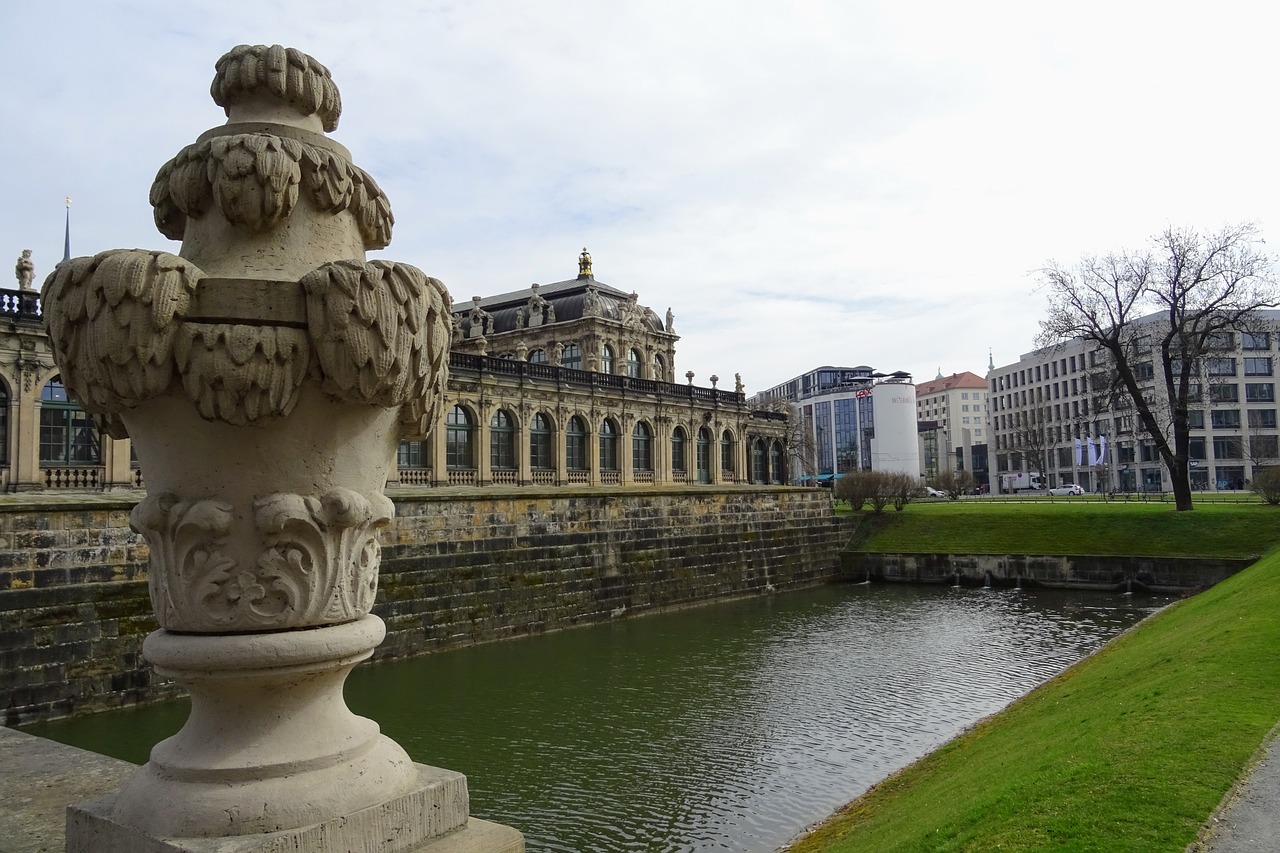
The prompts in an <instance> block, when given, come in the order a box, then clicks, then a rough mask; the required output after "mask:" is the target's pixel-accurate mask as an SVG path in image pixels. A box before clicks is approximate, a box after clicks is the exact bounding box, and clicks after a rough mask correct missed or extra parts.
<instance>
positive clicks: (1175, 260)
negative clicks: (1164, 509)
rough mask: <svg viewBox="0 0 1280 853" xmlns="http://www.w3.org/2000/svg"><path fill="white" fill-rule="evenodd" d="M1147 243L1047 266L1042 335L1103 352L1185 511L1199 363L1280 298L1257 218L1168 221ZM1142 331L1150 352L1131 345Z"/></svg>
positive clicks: (1254, 323) (1050, 342) (1255, 321)
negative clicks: (1215, 227)
mask: <svg viewBox="0 0 1280 853" xmlns="http://www.w3.org/2000/svg"><path fill="white" fill-rule="evenodd" d="M1153 242H1154V247H1153V248H1152V249H1151V250H1149V251H1146V252H1129V251H1122V252H1119V253H1116V254H1111V255H1107V256H1105V257H1089V256H1086V257H1085V258H1083V259H1082V260H1081V261H1080V263H1078V264H1077V265H1075V266H1074V267H1064V266H1061V265H1059V264H1057V263H1051V264H1050V265H1049V266H1048V267H1046V268H1045V269H1043V270H1042V271H1041V274H1040V277H1041V281H1042V283H1043V284H1044V286H1045V287H1046V288H1047V289H1048V297H1049V310H1048V315H1047V317H1046V318H1045V319H1044V320H1042V321H1041V323H1040V342H1041V344H1042V345H1053V344H1055V343H1059V342H1061V341H1065V340H1068V339H1070V338H1083V339H1084V340H1086V341H1092V342H1094V343H1096V344H1098V346H1099V347H1100V348H1101V349H1103V350H1104V351H1106V353H1107V354H1108V356H1109V357H1110V360H1111V362H1112V366H1113V367H1114V369H1115V373H1116V383H1117V387H1118V388H1120V389H1122V390H1123V391H1124V392H1125V394H1126V395H1127V397H1128V399H1129V401H1130V402H1131V403H1132V404H1133V408H1134V412H1135V413H1136V415H1137V416H1138V420H1139V422H1140V424H1141V427H1142V431H1143V432H1145V433H1146V434H1147V435H1148V436H1150V438H1151V440H1152V441H1153V442H1154V444H1155V448H1156V451H1157V453H1158V455H1159V457H1160V460H1161V461H1162V462H1163V463H1164V465H1165V468H1166V469H1168V471H1169V478H1170V480H1171V482H1172V484H1173V496H1174V505H1175V507H1176V508H1177V509H1178V510H1180V511H1181V510H1190V509H1192V501H1191V477H1190V473H1189V465H1188V461H1189V457H1188V446H1189V439H1190V423H1189V418H1188V411H1189V406H1190V403H1189V399H1190V396H1191V391H1192V386H1193V384H1194V383H1195V377H1196V376H1197V375H1198V374H1197V371H1198V370H1199V369H1200V367H1201V366H1202V365H1203V364H1204V360H1205V359H1206V358H1207V357H1208V356H1209V355H1210V354H1211V353H1212V352H1213V351H1214V349H1215V348H1216V347H1217V346H1219V345H1220V341H1221V339H1222V336H1223V335H1224V334H1225V333H1229V332H1234V331H1241V330H1252V329H1257V328H1259V326H1261V322H1260V320H1259V317H1258V311H1260V310H1261V309H1263V308H1272V307H1275V306H1276V305H1277V304H1278V301H1277V291H1276V283H1275V279H1274V277H1273V269H1272V261H1271V258H1270V257H1269V256H1268V255H1267V254H1265V253H1264V252H1263V251H1262V249H1261V244H1262V239H1261V237H1260V236H1259V234H1258V231H1257V229H1256V228H1255V227H1254V226H1253V225H1248V224H1246V225H1234V226H1228V227H1225V228H1223V229H1222V230H1220V231H1217V232H1215V233H1213V234H1200V233H1198V232H1196V231H1193V230H1182V229H1175V228H1169V229H1166V230H1165V231H1164V232H1163V233H1162V234H1160V235H1159V236H1157V237H1156V238H1154V241H1153ZM1148 313H1151V314H1152V316H1151V317H1149V318H1148V317H1146V316H1145V315H1147V314H1148ZM1139 321H1141V322H1139ZM1143 336H1149V337H1150V348H1149V356H1146V355H1143V354H1141V353H1140V352H1139V349H1140V347H1138V346H1137V345H1136V344H1137V342H1138V341H1140V339H1141V338H1142V337H1143ZM1146 358H1149V360H1150V363H1151V365H1152V367H1151V370H1152V376H1151V380H1152V382H1150V383H1145V387H1144V379H1143V378H1140V373H1139V364H1141V363H1144V362H1143V361H1140V359H1146ZM1153 386H1156V387H1159V388H1160V390H1161V391H1162V392H1163V395H1162V396H1163V401H1162V403H1163V404H1164V405H1167V407H1168V410H1167V417H1160V416H1159V415H1160V414H1161V413H1160V412H1159V411H1158V407H1157V406H1155V405H1153V403H1152V395H1151V394H1150V392H1149V391H1148V389H1150V388H1152V387H1153ZM1157 396H1158V395H1157Z"/></svg>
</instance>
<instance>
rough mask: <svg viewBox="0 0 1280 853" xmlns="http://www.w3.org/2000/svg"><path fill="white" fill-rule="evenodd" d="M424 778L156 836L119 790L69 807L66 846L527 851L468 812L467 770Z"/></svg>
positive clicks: (184, 852)
mask: <svg viewBox="0 0 1280 853" xmlns="http://www.w3.org/2000/svg"><path fill="white" fill-rule="evenodd" d="M414 766H415V767H416V768H417V770H418V777H419V780H420V782H421V784H420V786H419V787H418V788H417V789H415V790H413V791H411V792H409V793H408V794H405V795H403V796H401V797H397V798H395V799H393V800H389V801H388V802H385V803H380V804H378V805H376V806H370V807H369V808H366V809H361V810H360V811H357V812H354V813H352V814H348V815H342V816H340V817H336V818H333V819H331V820H326V821H324V822H322V823H317V824H313V825H311V826H304V827H300V828H297V829H291V830H285V831H283V832H270V833H261V834H257V835H234V836H224V837H221V838H154V837H150V836H147V835H144V834H143V833H142V832H141V831H139V830H138V829H135V828H133V827H131V826H126V825H124V824H122V823H119V822H117V821H116V820H114V819H113V817H112V808H113V806H114V803H115V797H114V796H111V797H104V798H102V799H100V800H94V801H92V802H89V803H82V804H80V805H73V806H69V807H68V808H67V847H66V850H67V853H523V850H524V837H523V836H522V835H521V834H520V833H519V832H518V831H516V830H514V829H511V828H510V827H506V826H501V825H499V824H494V823H488V822H487V821H482V820H468V818H467V812H468V802H467V780H466V777H465V776H463V775H462V774H461V773H455V772H454V771H451V770H442V769H440V768H438V767H428V766H426V765H422V764H417V765H414Z"/></svg>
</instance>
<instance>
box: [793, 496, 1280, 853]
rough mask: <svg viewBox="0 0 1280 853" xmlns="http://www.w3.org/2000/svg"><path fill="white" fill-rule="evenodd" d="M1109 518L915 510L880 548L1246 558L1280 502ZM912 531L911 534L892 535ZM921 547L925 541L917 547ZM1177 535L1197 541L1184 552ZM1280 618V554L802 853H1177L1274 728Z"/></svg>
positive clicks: (895, 783) (922, 770) (823, 834)
mask: <svg viewBox="0 0 1280 853" xmlns="http://www.w3.org/2000/svg"><path fill="white" fill-rule="evenodd" d="M1113 508H1115V507H1114V505H1112V506H1103V507H1078V506H1052V507H1046V508H1032V507H1029V506H1018V505H1015V506H1007V505H1006V506H1003V507H986V506H979V507H969V506H962V507H955V506H939V507H927V506H920V507H914V508H909V509H908V511H907V512H904V513H901V514H899V516H900V519H899V520H895V521H893V522H892V523H891V524H890V526H889V527H888V528H887V529H886V530H884V531H881V532H880V533H878V534H876V535H874V536H873V537H872V539H873V540H875V541H876V544H877V545H880V544H881V543H882V542H888V543H890V544H887V545H885V547H888V548H894V549H901V550H955V551H958V552H959V551H966V550H972V551H973V552H977V553H990V552H994V551H1000V550H1011V551H1015V552H1020V551H1021V549H1014V548H1008V547H1007V545H1006V546H1005V547H993V545H992V537H991V536H986V537H983V536H980V535H972V536H971V538H968V539H965V540H964V542H963V544H962V545H960V546H957V545H954V544H952V545H950V546H949V547H947V548H940V547H939V544H940V543H939V542H938V541H936V540H930V539H928V537H930V536H944V535H945V536H947V537H955V536H958V535H959V531H958V530H957V528H959V527H966V526H970V525H976V526H978V527H984V528H986V529H987V530H988V531H990V530H992V529H995V530H999V531H1001V532H1000V533H999V538H1001V540H1002V541H1005V542H1006V543H1007V542H1012V541H1014V539H1013V537H1016V539H1017V541H1024V542H1034V543H1036V547H1035V549H1034V550H1044V551H1048V550H1049V548H1048V546H1049V545H1051V544H1052V543H1055V542H1061V543H1065V544H1064V545H1063V547H1061V548H1059V549H1056V550H1059V551H1060V552H1075V553H1090V552H1092V553H1165V552H1171V553H1184V554H1185V553H1196V554H1248V553H1258V552H1260V551H1263V550H1266V549H1267V546H1268V544H1269V543H1273V542H1275V541H1276V539H1277V538H1278V537H1280V531H1277V530H1275V529H1274V528H1276V527H1280V512H1277V511H1276V510H1275V509H1274V508H1267V507H1233V508H1230V509H1228V510H1226V511H1221V512H1220V511H1219V508H1212V509H1209V510H1208V511H1204V510H1201V509H1197V510H1196V511H1195V512H1194V513H1182V514H1174V513H1172V512H1171V511H1170V510H1169V509H1168V508H1167V507H1164V508H1159V507H1157V508H1154V509H1151V508H1147V507H1138V508H1135V507H1133V506H1129V507H1122V509H1123V513H1122V514H1121V515H1120V516H1116V515H1112V516H1110V517H1107V516H1106V515H1105V513H1106V511H1108V510H1111V509H1113ZM1042 510H1043V511H1042ZM1268 510H1271V511H1270V512H1268ZM1099 512H1101V513H1102V515H1099V514H1098V513H1099ZM913 517H915V520H921V521H922V522H923V523H922V524H920V525H919V526H913V524H912V520H913ZM1116 517H1123V518H1127V519H1128V521H1127V523H1126V524H1122V525H1120V527H1121V528H1127V533H1126V532H1125V530H1124V529H1113V528H1114V527H1115V525H1113V524H1112V519H1114V518H1116ZM1170 517H1173V518H1175V519H1176V521H1174V522H1170V521H1169V520H1168V518H1170ZM1082 520H1084V521H1086V522H1087V523H1084V524H1081V521H1082ZM957 521H963V524H957V523H956V522H957ZM1082 526H1083V527H1084V528H1085V529H1087V530H1089V531H1091V532H1090V533H1087V534H1084V533H1081V532H1080V531H1079V529H1078V528H1080V527H1082ZM904 531H913V534H912V535H913V536H914V537H916V538H915V539H914V540H907V539H898V538H896V537H899V536H900V535H901V534H902V533H903V532H904ZM921 537H923V538H924V539H925V540H926V542H927V544H926V545H925V546H924V547H919V546H917V547H916V548H906V547H905V544H906V543H907V542H908V541H920V538H921ZM1170 540H1172V541H1176V542H1182V543H1191V544H1184V545H1182V546H1181V548H1180V549H1176V550H1175V549H1171V548H1170V547H1169V546H1168V545H1167V543H1168V542H1169V541H1170ZM1088 543H1093V544H1092V546H1091V547H1087V548H1086V546H1087V545H1088ZM1160 543H1166V544H1163V545H1162V544H1160ZM1193 546H1194V547H1193ZM1028 550H1032V549H1028ZM1278 613H1280V549H1272V550H1270V551H1268V553H1267V554H1266V555H1265V556H1264V557H1263V558H1262V559H1261V560H1260V561H1259V562H1258V563H1256V564H1254V565H1253V566H1251V567H1250V568H1248V569H1246V570H1244V571H1243V572H1240V573H1239V574H1237V575H1235V576H1233V577H1231V578H1229V579H1227V580H1225V581H1223V582H1222V583H1220V584H1218V585H1217V586H1215V587H1213V588H1212V589H1209V590H1207V591H1205V592H1203V593H1201V594H1200V595H1197V596H1196V597H1194V598H1190V599H1187V600H1184V601H1181V602H1179V603H1177V604H1175V605H1173V606H1171V607H1169V608H1167V609H1166V610H1164V611H1162V612H1161V613H1159V614H1157V615H1156V616H1154V617H1152V618H1151V619H1149V620H1147V621H1146V622H1144V623H1143V624H1142V625H1140V626H1139V627H1137V628H1136V629H1134V630H1132V631H1130V632H1128V633H1127V634H1125V635H1124V636H1122V637H1119V638H1117V639H1116V640H1115V641H1113V642H1112V643H1110V644H1108V645H1107V646H1106V647H1105V648H1103V649H1102V650H1101V651H1100V652H1098V653H1097V654H1095V655H1093V656H1091V657H1090V658H1088V659H1086V660H1084V661H1082V662H1080V663H1079V664H1077V665H1076V666H1074V667H1072V668H1071V669H1069V670H1067V671H1066V672H1065V673H1063V674H1062V675H1061V676H1059V677H1057V678H1055V679H1053V680H1051V681H1050V682H1048V683H1046V684H1045V685H1043V686H1041V687H1040V688H1038V689H1036V690H1035V691H1033V692H1032V693H1030V694H1029V695H1028V696H1026V697H1024V698H1023V699H1020V700H1018V701H1017V702H1015V703H1013V704H1012V705H1010V706H1009V707H1008V708H1006V709H1005V710H1004V711H1002V712H1000V713H998V714H996V715H994V716H992V717H990V718H988V719H987V720H984V721H983V722H981V723H979V724H978V725H977V726H975V727H974V728H973V729H971V730H970V731H968V732H966V733H965V734H963V735H961V736H960V737H958V738H956V739H955V740H953V741H952V742H950V743H949V744H947V745H946V746H944V747H942V748H941V749H939V750H937V751H936V752H934V753H932V754H930V755H928V756H926V757H925V758H923V759H921V760H920V761H919V762H917V763H916V764H914V765H912V766H910V767H908V768H907V769H905V770H903V771H902V772H901V773H898V774H896V775H895V776H893V777H891V778H889V779H888V780H886V781H885V782H883V783H881V784H880V785H878V786H876V787H875V788H873V789H872V790H871V791H869V792H867V793H866V794H865V795H864V796H862V797H861V798H859V799H858V800H856V801H854V802H853V803H851V804H850V805H849V806H847V807H846V808H845V809H843V810H842V811H841V812H839V813H838V814H837V815H835V816H833V818H832V819H831V820H829V821H827V822H826V823H825V824H824V825H823V826H821V827H820V828H818V829H817V830H815V831H814V832H813V833H812V834H810V835H809V836H807V837H805V838H804V839H802V840H800V841H799V842H797V843H796V844H795V845H794V846H793V847H792V848H790V850H791V851H792V853H862V851H875V853H896V852H897V851H931V853H948V852H949V851H966V853H971V852H972V851H1028V852H1029V851H1043V850H1060V851H1080V853H1084V851H1134V853H1138V851H1141V853H1152V851H1170V853H1174V852H1175V851H1176V853H1181V851H1183V850H1184V849H1185V848H1186V847H1187V845H1188V844H1190V843H1191V842H1192V841H1194V840H1195V838H1196V836H1197V833H1198V832H1199V830H1200V828H1201V826H1202V825H1203V824H1204V822H1205V821H1206V820H1207V819H1208V818H1209V816H1210V815H1211V814H1212V812H1213V810H1214V809H1215V808H1216V807H1217V805H1218V803H1219V802H1220V801H1221V799H1222V797H1223V796H1224V794H1225V793H1226V792H1227V790H1228V789H1229V788H1230V787H1231V786H1232V785H1233V784H1234V783H1235V781H1236V779H1237V778H1238V777H1239V775H1240V773H1241V772H1242V770H1243V769H1244V767H1245V765H1246V763H1247V762H1248V760H1249V758H1250V756H1251V755H1253V754H1254V753H1255V751H1256V750H1257V748H1258V747H1259V745H1260V744H1261V743H1262V742H1263V740H1264V738H1265V737H1266V735H1267V733H1268V732H1269V731H1270V730H1271V729H1272V727H1273V726H1275V724H1276V721H1277V720H1278V719H1280V665H1278V664H1280V617H1277V615H1276V614H1278Z"/></svg>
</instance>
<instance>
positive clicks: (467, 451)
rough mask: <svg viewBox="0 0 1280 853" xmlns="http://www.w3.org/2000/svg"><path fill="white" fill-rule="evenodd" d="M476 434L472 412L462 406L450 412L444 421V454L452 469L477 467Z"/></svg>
mask: <svg viewBox="0 0 1280 853" xmlns="http://www.w3.org/2000/svg"><path fill="white" fill-rule="evenodd" d="M474 432H475V425H474V424H473V423H472V420H471V413H470V412H468V411H467V410H466V409H464V408H463V407H462V406H454V407H453V408H452V409H450V410H449V414H448V415H446V416H445V419H444V454H445V463H446V464H447V465H448V466H449V467H450V468H474V467H476V454H475V441H474Z"/></svg>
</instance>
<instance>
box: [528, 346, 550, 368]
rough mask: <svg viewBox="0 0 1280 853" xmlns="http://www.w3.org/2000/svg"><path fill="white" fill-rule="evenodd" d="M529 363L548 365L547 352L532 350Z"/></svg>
mask: <svg viewBox="0 0 1280 853" xmlns="http://www.w3.org/2000/svg"><path fill="white" fill-rule="evenodd" d="M529 363H530V364H546V363H547V351H546V350H544V349H535V350H531V351H530V352H529Z"/></svg>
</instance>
